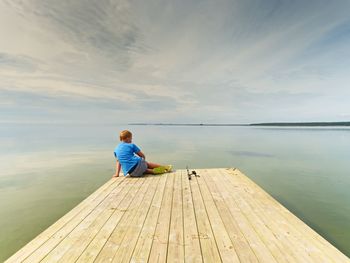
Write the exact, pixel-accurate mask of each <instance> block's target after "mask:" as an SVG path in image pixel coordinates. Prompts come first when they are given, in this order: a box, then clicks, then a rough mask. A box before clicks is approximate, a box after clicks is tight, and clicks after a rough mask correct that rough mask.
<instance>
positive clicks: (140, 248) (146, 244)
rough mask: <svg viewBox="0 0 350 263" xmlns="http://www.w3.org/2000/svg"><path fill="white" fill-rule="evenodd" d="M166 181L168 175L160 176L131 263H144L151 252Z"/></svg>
mask: <svg viewBox="0 0 350 263" xmlns="http://www.w3.org/2000/svg"><path fill="white" fill-rule="evenodd" d="M167 179H168V174H164V175H162V176H161V179H160V182H159V185H158V188H157V192H156V194H155V196H154V199H153V202H152V205H151V208H150V210H149V212H148V214H147V218H146V220H145V223H144V225H143V228H142V231H141V233H140V236H139V238H138V240H137V243H136V245H135V247H134V251H133V255H132V258H131V260H130V262H132V263H146V262H147V261H148V257H149V254H150V251H151V246H152V242H153V237H154V232H155V230H156V225H157V221H158V220H159V212H160V208H161V204H162V200H163V198H164V189H165V185H166V182H167Z"/></svg>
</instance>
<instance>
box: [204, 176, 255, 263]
mask: <svg viewBox="0 0 350 263" xmlns="http://www.w3.org/2000/svg"><path fill="white" fill-rule="evenodd" d="M209 171H210V173H209V172H206V170H205V171H204V172H202V171H201V172H200V174H201V175H203V176H202V177H203V179H204V181H205V182H206V184H207V186H208V188H209V190H210V192H211V194H212V198H213V200H214V202H215V204H216V206H217V208H218V211H220V215H221V218H222V221H223V222H224V224H225V228H226V230H227V233H228V234H229V236H230V238H231V241H232V243H233V245H234V247H235V248H236V252H237V255H238V257H239V259H240V261H241V262H255V263H256V262H258V259H257V257H256V256H255V254H254V251H253V250H252V249H251V247H250V245H249V242H248V241H247V239H246V238H245V236H244V235H243V233H242V231H241V230H240V228H239V226H238V224H237V222H236V219H235V218H234V217H233V216H232V215H231V213H230V210H229V209H228V207H227V205H226V203H225V201H224V199H223V198H222V196H221V191H223V190H224V189H221V188H219V187H218V186H217V185H216V183H215V182H214V181H213V179H212V178H211V173H212V172H215V171H212V170H209ZM203 173H205V174H203ZM232 191H234V189H232Z"/></svg>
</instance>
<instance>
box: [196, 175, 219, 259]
mask: <svg viewBox="0 0 350 263" xmlns="http://www.w3.org/2000/svg"><path fill="white" fill-rule="evenodd" d="M190 189H191V192H192V198H193V199H192V202H193V204H194V211H195V215H196V219H197V226H198V233H199V241H200V244H201V248H202V250H201V251H202V257H203V261H204V262H213V263H217V262H222V260H221V257H220V253H219V250H218V247H217V244H216V240H215V237H214V234H213V231H212V229H211V225H210V221H209V219H208V214H207V212H206V209H205V205H204V202H203V199H202V195H201V192H200V190H199V186H198V182H197V180H196V179H195V178H193V179H192V180H191V181H190Z"/></svg>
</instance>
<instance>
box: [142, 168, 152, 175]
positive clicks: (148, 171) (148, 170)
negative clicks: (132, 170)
mask: <svg viewBox="0 0 350 263" xmlns="http://www.w3.org/2000/svg"><path fill="white" fill-rule="evenodd" d="M144 174H154V172H153V169H147V170H146V171H145V172H144Z"/></svg>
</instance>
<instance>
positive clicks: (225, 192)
mask: <svg viewBox="0 0 350 263" xmlns="http://www.w3.org/2000/svg"><path fill="white" fill-rule="evenodd" d="M213 180H214V182H215V183H216V185H217V186H218V187H219V188H220V189H222V190H221V194H222V198H223V199H224V200H225V203H226V205H227V207H228V208H229V210H230V212H231V215H232V216H234V218H235V219H236V222H237V224H238V226H239V228H240V230H241V231H242V233H243V234H244V236H245V238H246V239H247V240H248V242H249V244H250V247H251V248H252V250H253V251H254V253H255V255H256V257H257V258H258V260H259V261H261V262H277V261H276V259H275V258H274V256H273V255H272V253H271V252H270V250H269V249H268V248H267V247H266V245H265V243H264V242H263V241H262V240H261V239H260V237H259V235H258V234H257V233H256V231H255V229H254V227H253V226H252V225H251V223H250V222H249V220H248V219H247V218H246V216H245V215H244V213H243V212H242V211H241V209H240V208H239V207H238V206H237V203H236V200H235V199H234V198H233V197H232V196H231V194H230V191H229V189H227V188H226V185H225V184H223V183H222V181H218V180H216V178H215V177H213ZM231 191H232V190H231Z"/></svg>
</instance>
